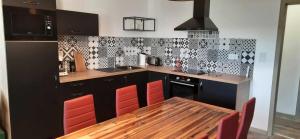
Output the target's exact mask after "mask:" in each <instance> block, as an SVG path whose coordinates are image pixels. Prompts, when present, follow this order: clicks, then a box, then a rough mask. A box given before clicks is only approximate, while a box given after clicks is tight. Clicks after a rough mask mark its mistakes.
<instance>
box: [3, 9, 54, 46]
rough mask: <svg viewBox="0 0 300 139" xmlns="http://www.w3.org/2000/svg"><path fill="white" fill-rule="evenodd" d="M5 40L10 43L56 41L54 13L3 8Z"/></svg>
mask: <svg viewBox="0 0 300 139" xmlns="http://www.w3.org/2000/svg"><path fill="white" fill-rule="evenodd" d="M3 14H4V22H5V24H4V27H5V39H6V40H11V41H14V40H16V41H56V40H57V34H56V32H57V31H56V12H55V11H47V10H40V9H35V10H34V12H32V9H29V8H20V7H10V6H4V7H3Z"/></svg>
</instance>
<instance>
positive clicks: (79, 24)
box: [56, 10, 99, 36]
mask: <svg viewBox="0 0 300 139" xmlns="http://www.w3.org/2000/svg"><path fill="white" fill-rule="evenodd" d="M56 18H57V33H58V35H86V36H98V35H99V23H98V22H99V21H98V14H90V13H81V12H73V11H65V10H57V17H56Z"/></svg>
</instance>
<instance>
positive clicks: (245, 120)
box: [236, 98, 256, 139]
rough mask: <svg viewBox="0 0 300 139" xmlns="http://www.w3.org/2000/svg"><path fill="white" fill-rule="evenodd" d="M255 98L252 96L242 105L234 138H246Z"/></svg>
mask: <svg viewBox="0 0 300 139" xmlns="http://www.w3.org/2000/svg"><path fill="white" fill-rule="evenodd" d="M255 102H256V98H252V99H251V100H249V101H248V102H247V103H245V104H244V106H243V111H242V114H241V117H240V123H239V128H238V133H237V137H236V139H247V135H248V132H249V129H250V126H251V122H252V120H253V115H254V109H255Z"/></svg>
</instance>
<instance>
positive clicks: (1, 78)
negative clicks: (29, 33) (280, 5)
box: [0, 1, 11, 139]
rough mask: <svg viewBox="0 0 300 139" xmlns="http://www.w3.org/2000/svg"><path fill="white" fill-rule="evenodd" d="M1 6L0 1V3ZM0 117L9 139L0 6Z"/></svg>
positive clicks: (4, 56)
mask: <svg viewBox="0 0 300 139" xmlns="http://www.w3.org/2000/svg"><path fill="white" fill-rule="evenodd" d="M0 5H2V1H0ZM0 21H1V22H0V113H1V114H0V117H1V122H2V123H1V125H2V126H3V127H4V128H6V130H7V131H8V138H9V139H10V138H11V136H10V122H9V121H10V119H9V104H8V85H7V69H6V53H5V52H6V50H5V43H4V29H3V22H2V21H3V14H2V6H0Z"/></svg>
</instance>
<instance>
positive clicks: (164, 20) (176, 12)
mask: <svg viewBox="0 0 300 139" xmlns="http://www.w3.org/2000/svg"><path fill="white" fill-rule="evenodd" d="M148 15H149V16H150V17H153V18H156V19H157V31H155V32H148V33H147V35H148V37H162V38H176V37H181V38H182V37H184V38H186V37H187V32H186V31H174V28H175V27H177V26H178V25H180V24H182V23H183V22H185V21H187V20H188V19H190V18H192V15H193V2H192V1H184V2H176V1H168V0H148Z"/></svg>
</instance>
